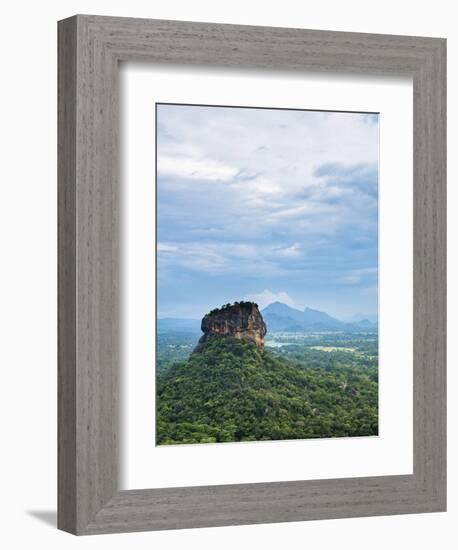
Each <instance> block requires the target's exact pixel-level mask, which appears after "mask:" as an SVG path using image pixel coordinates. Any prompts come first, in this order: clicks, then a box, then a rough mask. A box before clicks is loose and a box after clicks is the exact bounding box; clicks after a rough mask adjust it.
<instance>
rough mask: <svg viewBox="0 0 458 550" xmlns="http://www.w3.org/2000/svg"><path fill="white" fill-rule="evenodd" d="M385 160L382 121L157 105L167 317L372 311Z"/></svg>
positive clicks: (161, 276)
mask: <svg viewBox="0 0 458 550" xmlns="http://www.w3.org/2000/svg"><path fill="white" fill-rule="evenodd" d="M378 154H379V138H378V115H369V114H361V113H331V112H313V111H298V110H279V109H247V108H231V107H227V108H226V107H200V106H186V105H165V104H158V105H157V200H158V205H157V258H158V269H157V271H158V272H157V278H158V316H159V317H192V318H200V317H202V316H203V315H204V314H205V313H206V312H207V311H208V310H210V309H212V308H214V307H217V306H220V305H222V304H224V303H227V302H233V301H235V300H242V299H245V300H247V299H250V300H255V301H257V302H258V303H259V305H260V306H261V307H265V306H266V305H267V304H269V303H271V302H273V301H277V300H278V301H281V302H284V303H286V304H288V305H290V306H293V307H297V308H300V309H303V308H304V307H306V306H309V307H312V308H316V309H320V310H322V311H326V312H327V313H329V314H331V315H335V316H337V317H339V318H348V317H350V316H351V315H353V314H355V313H357V312H363V313H366V314H373V313H375V312H376V311H377V275H378V268H377V266H378V198H377V193H378Z"/></svg>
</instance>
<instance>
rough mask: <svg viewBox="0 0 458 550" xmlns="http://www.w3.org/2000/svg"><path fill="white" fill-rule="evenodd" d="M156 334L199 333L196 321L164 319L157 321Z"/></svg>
mask: <svg viewBox="0 0 458 550" xmlns="http://www.w3.org/2000/svg"><path fill="white" fill-rule="evenodd" d="M157 329H158V332H197V333H199V332H200V321H199V320H198V319H177V318H172V317H165V318H163V319H158V320H157Z"/></svg>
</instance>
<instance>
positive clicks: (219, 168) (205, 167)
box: [157, 155, 238, 181]
mask: <svg viewBox="0 0 458 550" xmlns="http://www.w3.org/2000/svg"><path fill="white" fill-rule="evenodd" d="M157 169H158V173H159V174H161V175H169V176H176V177H181V178H190V179H196V180H216V181H225V180H228V179H231V178H233V177H234V176H235V175H236V174H237V172H238V170H237V169H236V168H233V167H232V166H229V165H228V164H225V163H223V162H220V161H218V160H213V159H211V158H196V157H186V156H184V155H183V156H176V157H173V156H167V155H158V160H157Z"/></svg>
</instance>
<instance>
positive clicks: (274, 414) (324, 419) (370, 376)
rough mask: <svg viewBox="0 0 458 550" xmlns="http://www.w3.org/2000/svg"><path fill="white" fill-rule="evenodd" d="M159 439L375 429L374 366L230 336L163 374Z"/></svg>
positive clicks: (303, 436) (347, 433) (350, 432)
mask: <svg viewBox="0 0 458 550" xmlns="http://www.w3.org/2000/svg"><path fill="white" fill-rule="evenodd" d="M157 388H158V389H157V392H158V401H157V403H158V408H157V443H158V444H160V445H164V444H178V443H210V442H224V441H253V440H279V439H306V438H317V437H344V436H345V437H348V436H363V435H364V436H367V435H377V433H378V412H377V411H378V405H377V403H378V383H377V367H376V366H373V367H370V366H369V367H368V366H365V367H362V366H359V365H350V364H349V365H346V364H343V363H340V362H336V363H335V364H330V365H328V366H327V367H306V366H304V365H300V364H297V363H294V362H292V361H289V360H286V359H283V358H281V357H277V356H275V355H274V354H272V353H270V352H269V351H265V350H262V349H259V348H258V347H256V345H255V344H253V343H251V342H248V341H243V340H238V339H234V338H232V337H224V336H222V337H220V338H214V339H212V340H210V341H208V342H207V343H206V345H205V347H204V348H203V349H202V351H201V352H196V353H193V354H192V355H191V356H190V358H189V359H188V361H186V362H182V363H176V364H175V365H172V366H171V367H170V368H168V369H166V370H165V371H163V372H161V373H160V374H159V375H158V384H157Z"/></svg>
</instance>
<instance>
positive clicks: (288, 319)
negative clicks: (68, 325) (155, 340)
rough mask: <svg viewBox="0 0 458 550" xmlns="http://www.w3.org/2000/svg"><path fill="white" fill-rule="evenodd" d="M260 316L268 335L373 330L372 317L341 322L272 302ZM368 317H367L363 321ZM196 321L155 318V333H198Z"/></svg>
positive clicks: (321, 314)
mask: <svg viewBox="0 0 458 550" xmlns="http://www.w3.org/2000/svg"><path fill="white" fill-rule="evenodd" d="M261 313H262V316H263V318H264V321H265V322H266V324H267V330H268V331H269V332H304V331H317V332H318V331H332V330H339V331H347V332H357V331H361V330H376V329H377V321H376V318H374V316H363V315H362V314H356V315H355V316H353V317H352V321H351V322H344V321H339V320H338V319H335V318H334V317H331V316H330V315H328V314H327V313H325V312H323V311H318V310H316V309H311V308H309V307H306V308H305V309H304V310H303V311H302V310H299V309H294V308H292V307H289V306H287V305H286V304H283V303H281V302H274V303H272V304H270V305H268V306H267V307H266V308H264V309H263V310H262V311H261ZM367 317H370V318H367ZM200 324H201V321H200V320H199V319H179V318H164V319H158V332H186V333H190V332H192V333H194V332H197V333H200Z"/></svg>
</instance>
